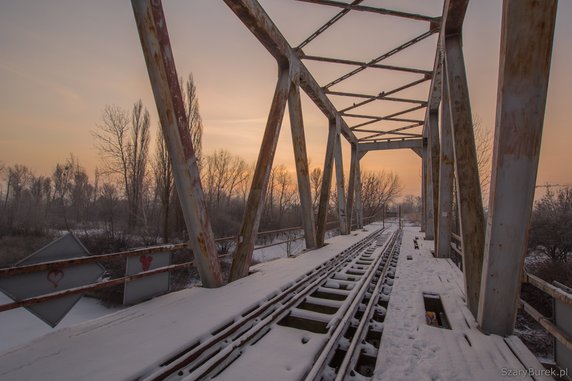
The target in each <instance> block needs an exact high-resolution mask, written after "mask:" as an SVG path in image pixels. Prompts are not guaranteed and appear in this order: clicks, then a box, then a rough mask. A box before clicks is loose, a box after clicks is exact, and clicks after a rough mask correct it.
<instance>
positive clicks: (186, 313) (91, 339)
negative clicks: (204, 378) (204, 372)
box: [0, 224, 381, 381]
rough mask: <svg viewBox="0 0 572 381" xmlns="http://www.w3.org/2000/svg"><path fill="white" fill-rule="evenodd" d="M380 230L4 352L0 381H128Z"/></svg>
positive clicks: (369, 230) (369, 229) (330, 242)
mask: <svg viewBox="0 0 572 381" xmlns="http://www.w3.org/2000/svg"><path fill="white" fill-rule="evenodd" d="M380 227H381V226H380V224H372V225H368V226H366V229H367V231H354V232H352V234H351V235H349V236H337V237H334V238H331V239H330V240H328V245H327V246H325V247H322V248H320V249H318V250H314V251H311V252H308V253H305V254H302V255H299V256H298V257H296V258H283V259H278V260H275V261H272V262H267V263H263V264H260V265H257V266H254V267H253V268H251V270H252V271H254V272H255V273H254V274H252V275H250V276H248V277H246V278H243V279H240V280H238V281H236V282H233V283H231V284H229V285H226V286H224V287H221V288H218V289H204V288H200V287H195V288H191V289H187V290H182V291H179V292H174V293H171V294H168V295H164V296H161V297H158V298H155V299H153V300H150V301H148V302H145V303H142V304H139V305H136V306H133V307H130V308H127V309H124V310H121V311H119V312H116V313H114V314H111V315H108V316H104V317H102V318H99V319H94V320H90V321H87V322H85V323H81V324H78V325H76V326H72V327H68V328H63V329H60V330H57V331H54V332H53V333H50V334H48V335H45V336H43V337H40V338H38V339H36V340H33V341H31V342H29V343H27V344H24V345H22V346H19V347H16V348H12V349H9V350H7V351H5V352H3V353H0V380H2V381H9V380H35V379H43V380H58V381H64V380H105V381H109V380H133V379H136V378H137V377H138V376H140V375H141V374H144V373H146V372H147V371H148V370H149V369H152V368H155V367H157V366H158V365H159V364H161V363H163V362H165V361H166V360H167V359H169V358H171V357H173V356H174V355H176V354H177V353H179V352H181V351H182V350H184V349H186V348H188V347H189V346H191V345H192V344H194V343H196V342H197V341H198V340H199V339H201V338H204V337H208V336H209V335H210V333H211V332H213V331H215V330H216V329H218V328H219V327H221V326H224V325H225V324H226V323H228V322H229V321H231V320H232V319H233V318H234V317H235V316H237V315H240V314H241V313H243V312H245V311H247V310H248V309H249V308H250V307H251V306H252V305H254V304H257V303H258V302H259V301H263V300H266V299H268V298H270V297H271V296H273V295H274V294H275V293H276V291H277V290H279V289H281V288H283V287H284V286H286V285H288V284H290V283H292V282H294V281H295V280H296V279H297V278H299V277H300V276H302V275H304V274H305V273H306V272H307V271H308V270H309V269H312V268H314V267H316V266H319V265H320V264H322V263H324V262H326V261H328V260H329V259H330V258H332V257H333V256H335V255H337V254H338V253H340V252H341V251H342V250H344V249H345V248H347V247H349V246H350V245H352V244H353V243H355V242H357V241H359V240H361V239H363V238H365V237H366V236H368V235H369V234H371V233H372V232H373V231H374V230H377V229H379V228H380ZM6 329H10V327H2V330H6ZM0 337H1V336H0Z"/></svg>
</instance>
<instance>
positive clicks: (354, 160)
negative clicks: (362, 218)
mask: <svg viewBox="0 0 572 381" xmlns="http://www.w3.org/2000/svg"><path fill="white" fill-rule="evenodd" d="M358 163H359V159H358V153H357V144H352V145H351V157H350V180H349V182H348V199H347V203H346V205H347V206H346V213H347V216H348V218H347V221H348V222H347V223H348V232H350V231H351V230H352V217H353V207H354V197H355V190H356V167H357V165H358Z"/></svg>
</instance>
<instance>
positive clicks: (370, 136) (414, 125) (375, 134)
mask: <svg viewBox="0 0 572 381" xmlns="http://www.w3.org/2000/svg"><path fill="white" fill-rule="evenodd" d="M422 125H423V123H414V124H410V125H408V126H403V127H399V128H394V129H393V130H388V131H379V132H376V133H374V134H373V135H368V136H364V137H363V138H360V139H359V141H363V140H371V138H375V137H378V136H383V135H389V134H393V133H396V132H399V131H405V130H409V129H412V128H416V127H419V126H422ZM360 131H361V132H363V131H373V130H357V131H356V132H360Z"/></svg>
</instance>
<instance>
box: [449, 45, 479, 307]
mask: <svg viewBox="0 0 572 381" xmlns="http://www.w3.org/2000/svg"><path fill="white" fill-rule="evenodd" d="M461 46H462V45H461V38H460V35H452V36H448V37H446V39H445V62H446V70H447V81H448V92H449V101H450V105H449V107H450V110H451V122H452V124H451V126H452V132H453V152H454V157H455V168H456V169H457V171H456V180H457V188H456V189H457V199H458V206H459V215H460V226H461V237H462V247H463V253H464V255H463V272H464V274H465V288H466V293H465V294H466V300H467V305H468V307H469V310H470V311H471V312H472V313H473V316H475V317H476V316H477V310H478V303H479V293H480V284H481V271H482V267H483V249H484V239H485V231H484V211H483V201H482V198H481V185H480V181H479V168H478V165H477V153H476V148H475V137H474V133H473V121H472V116H471V105H470V101H469V89H468V85H467V75H466V72H465V62H464V58H463V49H462V47H461Z"/></svg>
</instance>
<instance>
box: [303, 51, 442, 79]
mask: <svg viewBox="0 0 572 381" xmlns="http://www.w3.org/2000/svg"><path fill="white" fill-rule="evenodd" d="M300 52H301V51H300ZM300 52H299V53H298V55H299V56H300V58H301V59H304V60H309V61H318V62H328V63H336V64H342V65H353V66H367V67H371V68H374V69H385V70H393V71H403V72H406V73H415V74H423V75H431V73H432V72H431V71H430V70H422V69H414V68H409V67H403V66H393V65H382V64H371V65H370V64H368V63H367V62H360V61H353V60H344V59H341V58H328V57H319V56H309V55H306V54H301V53H300Z"/></svg>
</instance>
